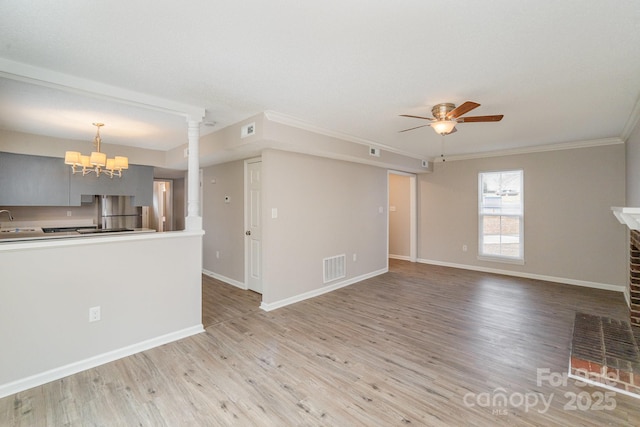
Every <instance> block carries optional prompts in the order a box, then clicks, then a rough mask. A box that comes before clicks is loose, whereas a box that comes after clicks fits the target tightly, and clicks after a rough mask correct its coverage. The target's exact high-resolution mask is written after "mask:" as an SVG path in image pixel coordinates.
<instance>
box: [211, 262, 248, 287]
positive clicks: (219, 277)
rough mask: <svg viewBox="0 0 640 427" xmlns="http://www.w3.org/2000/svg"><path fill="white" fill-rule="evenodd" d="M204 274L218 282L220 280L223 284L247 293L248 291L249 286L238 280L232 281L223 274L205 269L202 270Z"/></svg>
mask: <svg viewBox="0 0 640 427" xmlns="http://www.w3.org/2000/svg"><path fill="white" fill-rule="evenodd" d="M202 274H205V275H207V276H209V277H213V278H214V279H216V280H220V281H221V282H224V283H227V284H229V285H233V286H235V287H236V288H240V289H242V290H245V291H246V290H247V289H248V288H247V286H246V285H245V284H244V283H242V282H238V281H237V280H234V279H230V278H229V277H226V276H223V275H222V274H218V273H214V272H213V271H210V270H206V269H204V268H203V269H202Z"/></svg>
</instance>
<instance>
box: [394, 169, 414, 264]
mask: <svg viewBox="0 0 640 427" xmlns="http://www.w3.org/2000/svg"><path fill="white" fill-rule="evenodd" d="M389 175H400V176H406V177H408V178H409V261H411V262H417V261H418V192H417V189H418V176H417V175H416V174H414V173H407V172H401V171H397V170H391V169H389V170H387V264H388V262H389V261H388V259H389V217H390V215H389V199H390V197H389V194H390V191H391V189H390V185H389V181H390V179H389ZM387 267H388V265H387Z"/></svg>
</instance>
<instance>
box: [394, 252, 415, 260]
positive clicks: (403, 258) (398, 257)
mask: <svg viewBox="0 0 640 427" xmlns="http://www.w3.org/2000/svg"><path fill="white" fill-rule="evenodd" d="M389 258H391V259H399V260H402V261H413V260H412V259H411V257H410V256H407V255H394V254H389Z"/></svg>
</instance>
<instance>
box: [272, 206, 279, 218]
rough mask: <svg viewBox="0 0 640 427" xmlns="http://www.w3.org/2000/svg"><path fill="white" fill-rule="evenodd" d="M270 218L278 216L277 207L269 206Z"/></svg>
mask: <svg viewBox="0 0 640 427" xmlns="http://www.w3.org/2000/svg"><path fill="white" fill-rule="evenodd" d="M271 218H273V219H275V218H278V208H271Z"/></svg>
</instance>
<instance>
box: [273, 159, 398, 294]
mask: <svg viewBox="0 0 640 427" xmlns="http://www.w3.org/2000/svg"><path fill="white" fill-rule="evenodd" d="M262 174H263V186H262V191H263V198H262V200H263V203H264V204H263V207H264V209H263V219H264V221H263V224H264V228H263V241H262V242H263V254H264V255H263V269H264V270H263V273H264V275H263V279H264V280H263V290H264V291H263V303H266V304H272V303H275V302H278V301H281V300H284V299H286V298H291V297H294V296H297V295H300V294H304V293H306V292H313V291H318V290H321V289H322V288H323V287H325V286H328V285H325V284H324V283H323V275H322V260H323V258H325V257H330V256H334V255H340V254H346V258H347V266H346V271H347V278H346V279H345V280H348V279H351V278H355V277H359V276H363V275H367V274H372V273H375V272H377V271H380V270H384V269H386V268H387V242H386V240H387V214H386V213H387V210H386V206H387V194H386V189H387V171H386V170H385V169H382V168H378V167H373V166H368V165H361V164H355V163H348V162H344V161H340V160H331V159H325V158H320V157H314V156H309V155H305V154H295V153H290V152H284V151H277V150H265V151H264V152H263V155H262ZM272 208H277V209H278V218H276V219H272V218H271V209H272ZM380 209H382V213H380ZM353 254H356V255H357V261H355V262H354V261H353Z"/></svg>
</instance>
